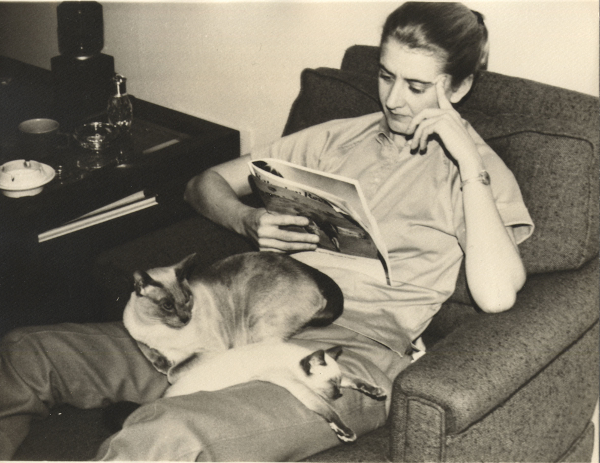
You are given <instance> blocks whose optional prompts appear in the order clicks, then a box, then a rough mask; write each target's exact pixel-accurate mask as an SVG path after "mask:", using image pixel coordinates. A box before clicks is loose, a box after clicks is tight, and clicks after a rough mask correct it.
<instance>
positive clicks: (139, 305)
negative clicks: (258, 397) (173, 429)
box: [123, 252, 344, 380]
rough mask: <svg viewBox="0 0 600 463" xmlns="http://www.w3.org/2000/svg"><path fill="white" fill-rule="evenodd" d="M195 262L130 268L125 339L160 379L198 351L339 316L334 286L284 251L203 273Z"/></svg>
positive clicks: (285, 333) (282, 335) (284, 335)
mask: <svg viewBox="0 0 600 463" xmlns="http://www.w3.org/2000/svg"><path fill="white" fill-rule="evenodd" d="M194 257H195V254H192V255H190V256H188V257H186V258H185V259H183V260H182V261H181V262H179V263H177V264H175V265H173V266H170V267H159V268H154V269H150V270H148V271H145V272H144V271H136V272H135V273H134V280H135V282H134V286H135V290H134V291H133V292H132V294H131V297H130V299H129V301H128V303H127V306H126V307H125V312H124V314H123V322H124V324H125V327H126V328H127V330H128V331H129V333H130V334H131V336H132V337H133V338H134V339H135V340H136V341H137V342H138V345H139V347H140V349H141V350H142V352H143V353H144V355H145V356H146V357H148V359H149V360H150V361H151V362H152V363H153V365H154V367H155V368H156V369H157V370H158V371H160V372H162V373H164V374H167V373H168V372H169V370H170V369H171V368H172V367H173V366H175V365H177V364H179V363H181V362H183V361H185V360H186V359H189V358H190V357H195V356H198V355H200V354H203V353H207V352H220V351H224V350H227V349H231V348H232V347H237V346H243V345H246V344H250V343H255V342H263V341H268V340H271V341H273V340H277V341H283V340H287V339H289V338H290V337H291V336H293V335H294V334H296V333H298V332H299V331H301V330H302V329H303V328H306V327H309V326H326V325H329V324H331V323H332V322H333V321H334V320H335V319H336V318H338V317H339V316H340V315H341V313H342V310H343V303H344V298H343V295H342V292H341V290H340V288H339V287H338V285H337V284H336V283H335V282H334V281H333V280H332V279H331V278H330V277H328V276H327V275H325V274H323V273H321V272H320V271H318V270H316V269H314V268H312V267H309V266H308V265H305V264H303V263H301V262H299V261H297V260H295V259H293V258H292V257H289V256H287V255H285V254H279V253H274V252H249V253H244V254H238V255H234V256H231V257H227V258H225V259H223V260H221V261H218V262H216V263H215V264H213V265H211V266H209V267H208V268H206V269H204V270H199V269H198V268H197V265H195V259H194ZM170 376H171V379H173V380H175V379H176V377H175V374H171V375H170Z"/></svg>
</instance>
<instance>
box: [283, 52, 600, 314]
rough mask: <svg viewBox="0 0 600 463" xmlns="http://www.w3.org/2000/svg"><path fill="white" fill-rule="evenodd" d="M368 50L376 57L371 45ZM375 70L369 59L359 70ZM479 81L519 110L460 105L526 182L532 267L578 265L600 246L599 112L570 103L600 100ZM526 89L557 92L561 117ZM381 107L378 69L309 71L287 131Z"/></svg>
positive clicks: (504, 79)
mask: <svg viewBox="0 0 600 463" xmlns="http://www.w3.org/2000/svg"><path fill="white" fill-rule="evenodd" d="M358 49H359V51H365V50H363V48H361V47H358ZM366 52H367V56H370V57H371V58H372V56H371V55H372V53H371V50H369V49H368V47H367V49H366ZM371 61H372V60H371ZM357 63H361V61H360V60H358V61H357ZM349 66H351V62H350V61H348V60H346V59H345V64H344V66H343V67H346V68H347V67H349ZM371 68H372V63H370V64H366V65H365V64H363V67H362V68H361V67H359V68H358V69H359V70H360V71H365V69H371ZM369 72H372V71H369ZM478 84H481V85H482V86H483V87H484V88H486V87H488V86H489V85H491V84H494V85H496V86H500V87H502V88H503V89H504V91H505V92H506V94H507V95H512V98H513V99H515V104H514V111H515V112H514V113H513V112H510V113H507V112H500V113H498V110H497V109H496V110H495V109H494V108H495V107H496V106H497V105H496V106H494V105H493V104H492V103H491V102H490V101H487V100H485V99H484V97H483V96H482V95H481V92H480V91H479V92H478V93H476V92H474V94H473V95H469V96H468V97H467V101H465V103H464V104H461V106H460V107H459V108H458V110H459V112H461V115H462V116H463V117H464V118H465V119H467V120H468V121H469V122H470V123H471V124H472V125H473V126H474V128H475V129H476V130H477V131H478V132H479V133H480V134H481V136H482V137H483V138H484V139H485V140H486V141H487V142H488V143H489V144H490V146H491V147H492V148H493V149H494V150H496V152H497V153H498V154H499V156H500V157H501V158H502V159H503V160H504V162H505V163H506V164H507V166H508V167H509V168H510V169H511V170H512V171H513V173H514V174H515V176H516V178H517V181H518V182H519V185H520V186H521V189H522V192H523V198H524V201H525V204H526V206H527V208H528V209H529V212H530V214H531V216H532V219H533V221H534V223H535V225H536V231H535V232H534V234H533V236H532V237H531V238H530V239H529V240H527V241H526V242H525V243H523V244H522V246H521V251H522V255H523V261H524V263H525V266H526V268H527V270H528V272H529V273H540V272H548V271H555V270H567V269H576V268H579V267H581V266H582V265H583V264H584V263H585V262H587V261H589V260H590V259H591V258H593V257H594V256H596V255H597V254H598V247H599V246H598V245H599V242H598V239H597V230H598V196H599V194H600V193H599V189H598V124H597V115H596V116H595V118H594V115H593V114H591V115H589V114H584V115H580V116H577V111H575V110H574V108H572V107H571V106H569V105H568V104H567V103H568V102H569V101H570V99H569V97H572V98H571V99H572V100H576V101H579V102H581V106H582V108H583V109H582V112H584V113H585V112H587V113H589V112H590V108H592V107H594V106H593V105H591V104H590V103H593V101H595V102H596V106H597V98H596V99H594V97H591V96H587V95H582V94H579V93H577V92H572V91H569V90H565V89H560V88H557V87H551V86H548V85H544V84H538V83H537V82H533V81H528V80H525V79H517V78H513V77H508V76H502V75H500V74H495V73H490V72H486V73H484V74H483V75H482V77H481V79H480V82H479V83H478ZM521 87H524V88H521ZM523 93H525V94H534V95H535V100H534V101H535V102H539V101H542V100H543V95H544V93H545V94H547V96H548V98H550V97H554V96H556V95H559V96H560V98H559V100H560V102H561V103H560V108H558V107H557V108H554V107H552V108H550V109H549V105H546V107H545V108H541V107H540V108H539V109H540V111H542V110H543V111H544V112H551V113H552V114H559V115H562V117H561V118H558V117H557V118H553V117H549V116H545V117H540V116H538V115H537V114H536V109H537V108H536V107H535V106H533V107H530V106H525V107H524V106H523V101H522V98H521V99H518V98H516V96H515V95H521V96H522V95H523ZM500 96H501V95H498V93H497V92H496V93H493V95H491V97H490V99H493V100H502V99H501V98H500ZM472 98H475V99H478V100H483V103H480V106H483V107H484V109H485V111H484V110H479V109H477V105H476V104H473V103H472V102H471V101H470V100H471V99H472ZM517 103H518V104H517ZM499 104H500V103H499ZM502 104H503V105H506V102H503V103H502ZM379 108H380V106H379V103H378V97H377V79H376V78H375V76H374V75H371V74H366V73H364V72H353V71H348V70H345V71H344V70H337V69H327V68H319V69H309V70H305V71H304V72H303V73H302V77H301V90H300V93H299V95H298V97H297V99H296V101H295V102H294V104H293V106H292V109H291V111H290V115H289V118H288V122H287V124H286V127H285V131H284V135H287V134H289V133H293V132H295V131H298V130H301V129H303V128H305V127H309V126H311V125H314V124H318V123H321V122H325V121H328V120H331V119H336V118H345V117H355V116H360V115H363V114H368V113H372V112H375V111H378V110H379ZM501 109H502V110H503V111H507V110H509V109H510V108H507V107H506V106H504V107H502V108H501ZM552 111H555V112H552ZM571 115H572V117H571ZM462 292H463V293H464V291H462ZM462 299H465V298H461V299H460V300H462ZM463 302H468V301H467V300H464V301H463Z"/></svg>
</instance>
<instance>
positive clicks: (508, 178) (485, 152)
mask: <svg viewBox="0 0 600 463" xmlns="http://www.w3.org/2000/svg"><path fill="white" fill-rule="evenodd" d="M466 124H467V129H468V131H469V133H470V135H471V137H472V138H473V140H474V141H475V144H476V146H477V149H478V151H479V154H480V155H481V159H482V161H483V164H484V166H485V170H486V171H487V172H488V174H489V175H490V179H491V183H490V186H491V188H492V195H493V196H494V200H495V202H496V207H497V208H498V212H499V213H500V217H501V218H502V221H503V223H504V225H505V226H506V227H512V229H513V232H514V235H515V240H516V242H517V244H520V243H522V242H523V241H525V240H526V239H527V238H529V237H530V236H531V235H532V233H533V230H534V224H533V220H532V219H531V216H530V215H529V211H528V210H527V207H526V206H525V203H524V202H523V197H522V195H521V189H520V188H519V185H518V183H517V180H516V179H515V176H514V174H513V173H512V172H511V170H510V169H509V168H508V167H507V166H506V164H504V161H502V159H500V157H499V156H498V155H497V154H496V153H495V152H494V150H492V149H491V148H490V147H489V146H488V145H487V144H486V143H485V141H483V139H482V138H481V137H480V136H479V134H478V133H477V132H476V131H475V129H473V127H471V125H470V124H468V123H466ZM460 184H461V180H460V175H456V176H455V178H454V183H453V185H452V195H453V197H454V217H455V228H456V231H457V237H458V240H459V243H460V245H461V246H462V247H463V249H464V246H465V243H466V238H465V235H466V228H465V220H464V211H463V206H462V191H461V189H460Z"/></svg>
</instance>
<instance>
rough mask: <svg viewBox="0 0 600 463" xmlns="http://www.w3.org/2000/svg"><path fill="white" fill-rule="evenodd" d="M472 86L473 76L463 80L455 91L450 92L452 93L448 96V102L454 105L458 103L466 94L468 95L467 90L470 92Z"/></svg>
mask: <svg viewBox="0 0 600 463" xmlns="http://www.w3.org/2000/svg"><path fill="white" fill-rule="evenodd" d="M472 86H473V74H471V75H470V76H468V77H467V78H465V79H464V80H463V81H462V82H461V83H460V85H459V86H458V88H457V89H456V90H452V93H451V94H450V102H451V103H454V104H456V103H458V102H459V101H460V100H462V99H463V98H464V96H465V95H466V94H467V93H469V90H471V87H472Z"/></svg>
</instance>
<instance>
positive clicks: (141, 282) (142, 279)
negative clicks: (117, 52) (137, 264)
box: [133, 270, 152, 296]
mask: <svg viewBox="0 0 600 463" xmlns="http://www.w3.org/2000/svg"><path fill="white" fill-rule="evenodd" d="M151 281H152V278H151V277H150V275H148V274H147V273H146V272H142V271H140V270H136V271H135V272H133V286H134V288H135V293H136V294H137V295H138V296H143V295H144V294H143V290H144V288H145V287H146V286H148V285H149V284H150V282H151Z"/></svg>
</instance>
